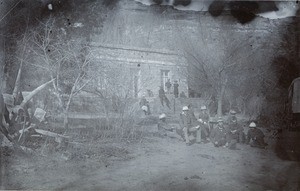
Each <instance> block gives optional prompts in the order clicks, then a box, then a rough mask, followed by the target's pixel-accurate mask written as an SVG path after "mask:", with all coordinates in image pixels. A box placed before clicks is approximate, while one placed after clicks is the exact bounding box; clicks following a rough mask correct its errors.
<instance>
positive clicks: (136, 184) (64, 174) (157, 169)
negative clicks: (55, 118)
mask: <svg viewBox="0 0 300 191" xmlns="http://www.w3.org/2000/svg"><path fill="white" fill-rule="evenodd" d="M81 147H85V149H84V151H83V149H82V148H81ZM86 148H87V149H86ZM238 148H239V149H238V150H229V149H227V148H215V147H214V146H213V145H212V144H211V143H206V144H193V145H191V146H186V145H185V144H184V143H183V142H181V141H179V140H177V139H174V138H169V137H158V136H147V137H145V138H144V139H142V140H141V141H138V142H127V143H124V142H119V143H117V142H114V143H112V142H101V141H98V142H89V143H86V144H84V146H83V145H75V146H73V147H72V149H70V150H69V151H68V152H54V153H51V154H49V153H46V154H45V152H44V153H43V154H44V156H43V155H42V154H41V153H40V154H39V155H36V154H33V155H30V156H26V157H24V156H20V155H15V154H14V153H13V152H11V151H10V149H8V148H6V149H5V148H2V149H1V156H2V157H1V164H2V169H1V171H2V177H1V180H2V183H1V186H2V187H1V189H22V190H239V191H240V190H245V191H246V190H249V191H250V190H251V191H252V190H257V191H258V190H300V186H299V184H300V165H299V164H298V163H296V162H291V161H282V160H280V159H279V158H277V157H276V155H275V154H274V152H273V149H272V144H270V146H269V148H268V149H266V150H262V149H257V148H252V147H250V146H249V145H238Z"/></svg>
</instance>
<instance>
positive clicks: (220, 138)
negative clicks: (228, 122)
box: [210, 118, 227, 147]
mask: <svg viewBox="0 0 300 191" xmlns="http://www.w3.org/2000/svg"><path fill="white" fill-rule="evenodd" d="M210 139H211V141H212V143H213V144H214V146H215V147H221V146H225V145H226V143H227V132H226V129H225V128H224V124H223V119H222V118H219V119H218V124H217V126H216V128H214V129H213V130H212V132H211V134H210Z"/></svg>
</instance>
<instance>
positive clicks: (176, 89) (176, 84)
mask: <svg viewBox="0 0 300 191" xmlns="http://www.w3.org/2000/svg"><path fill="white" fill-rule="evenodd" d="M178 87H179V84H178V82H177V80H175V82H174V84H173V88H174V96H175V98H178V94H179V90H178Z"/></svg>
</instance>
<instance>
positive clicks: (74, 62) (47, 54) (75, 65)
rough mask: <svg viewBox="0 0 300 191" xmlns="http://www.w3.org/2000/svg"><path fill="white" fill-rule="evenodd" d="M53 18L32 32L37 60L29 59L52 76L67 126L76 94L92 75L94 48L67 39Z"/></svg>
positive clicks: (31, 49) (38, 70) (29, 62)
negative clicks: (89, 73) (89, 71)
mask: <svg viewBox="0 0 300 191" xmlns="http://www.w3.org/2000/svg"><path fill="white" fill-rule="evenodd" d="M57 28H58V27H57V26H56V25H55V19H53V18H50V19H48V20H46V21H45V22H41V23H40V25H39V26H38V27H37V28H35V29H33V30H32V31H31V34H32V38H31V39H30V43H31V46H30V47H29V50H30V51H29V52H30V53H31V54H32V56H33V57H34V59H32V60H30V61H27V62H26V64H27V65H28V66H34V67H36V69H37V72H41V73H43V74H44V75H46V76H48V77H50V79H51V80H53V81H52V85H53V89H54V94H55V96H56V97H57V100H58V102H59V105H60V107H61V108H62V110H63V114H64V127H65V128H66V127H68V114H69V110H70V105H71V102H72V99H73V97H74V96H75V95H76V94H78V93H79V92H80V91H81V90H82V89H83V88H84V87H85V86H86V85H87V84H88V83H89V82H90V81H91V79H92V78H93V76H89V75H88V72H87V71H88V70H89V66H90V64H91V62H92V50H91V49H90V48H89V46H87V45H84V44H83V43H82V42H81V40H80V39H78V40H76V41H71V40H67V38H66V37H65V35H64V33H63V31H62V30H63V29H62V28H58V29H57Z"/></svg>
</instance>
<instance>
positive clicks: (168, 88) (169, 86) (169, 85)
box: [165, 79, 172, 94]
mask: <svg viewBox="0 0 300 191" xmlns="http://www.w3.org/2000/svg"><path fill="white" fill-rule="evenodd" d="M165 86H166V88H167V93H168V94H169V93H170V90H171V87H172V84H171V82H170V79H168V81H167V82H166V83H165Z"/></svg>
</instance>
